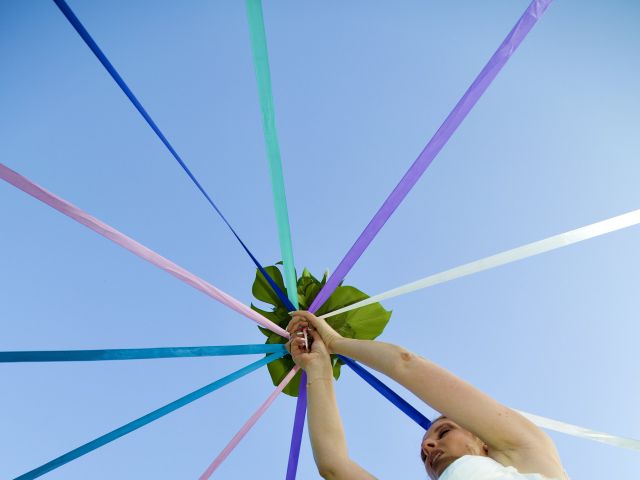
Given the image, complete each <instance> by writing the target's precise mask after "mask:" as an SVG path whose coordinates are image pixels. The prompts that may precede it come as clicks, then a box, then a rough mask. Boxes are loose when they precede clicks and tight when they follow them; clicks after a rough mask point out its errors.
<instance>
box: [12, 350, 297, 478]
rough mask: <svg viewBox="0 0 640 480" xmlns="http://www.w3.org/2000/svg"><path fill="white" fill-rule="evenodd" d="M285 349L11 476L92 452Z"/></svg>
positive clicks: (30, 474) (35, 472)
mask: <svg viewBox="0 0 640 480" xmlns="http://www.w3.org/2000/svg"><path fill="white" fill-rule="evenodd" d="M285 353H286V352H280V353H272V354H271V355H269V356H267V357H264V358H261V359H260V360H258V361H257V362H254V363H252V364H250V365H247V366H246V367H243V368H241V369H240V370H237V371H235V372H233V373H232V374H230V375H227V376H226V377H222V378H221V379H219V380H216V381H215V382H213V383H210V384H209V385H206V386H204V387H202V388H200V389H198V390H195V391H194V392H191V393H189V394H188V395H185V396H184V397H181V398H179V399H178V400H175V401H173V402H171V403H169V404H167V405H165V406H164V407H160V408H158V409H157V410H154V411H153V412H151V413H147V414H146V415H144V416H143V417H140V418H138V419H137V420H134V421H132V422H129V423H127V424H126V425H123V426H122V427H120V428H116V429H115V430H113V431H111V432H109V433H107V434H105V435H102V436H101V437H98V438H96V439H95V440H92V441H90V442H88V443H85V444H84V445H82V446H80V447H78V448H76V449H74V450H71V451H70V452H67V453H65V454H64V455H61V456H59V457H58V458H54V459H53V460H51V461H50V462H47V463H45V464H44V465H41V466H39V467H38V468H35V469H33V470H31V471H30V472H27V473H25V474H22V475H20V476H19V477H16V478H15V479H14V480H32V479H34V478H38V477H40V476H42V475H44V474H45V473H47V472H50V471H51V470H54V469H56V468H58V467H61V466H62V465H64V464H66V463H69V462H71V461H72V460H75V459H76V458H78V457H81V456H82V455H86V454H87V453H89V452H92V451H93V450H95V449H96V448H99V447H102V446H104V445H106V444H107V443H109V442H112V441H114V440H116V439H118V438H120V437H122V436H124V435H126V434H128V433H131V432H133V431H134V430H137V429H138V428H140V427H144V426H145V425H147V424H149V423H151V422H153V421H154V420H157V419H159V418H161V417H164V416H165V415H167V414H169V413H171V412H173V411H175V410H177V409H179V408H181V407H184V406H185V405H188V404H189V403H191V402H193V401H195V400H198V399H199V398H201V397H204V396H205V395H207V394H209V393H211V392H213V391H214V390H218V389H219V388H222V387H224V386H225V385H227V384H229V383H231V382H233V381H235V380H238V379H239V378H241V377H243V376H245V375H247V374H248V373H251V372H253V371H254V370H257V369H258V368H260V367H262V366H264V365H266V364H268V363H271V362H273V361H274V360H277V359H278V358H280V357H282V356H284V355H285Z"/></svg>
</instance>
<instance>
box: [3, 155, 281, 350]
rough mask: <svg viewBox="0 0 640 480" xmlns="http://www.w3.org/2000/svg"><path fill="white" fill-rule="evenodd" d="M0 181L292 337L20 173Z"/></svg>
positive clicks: (8, 174)
mask: <svg viewBox="0 0 640 480" xmlns="http://www.w3.org/2000/svg"><path fill="white" fill-rule="evenodd" d="M0 178H2V179H3V180H5V181H6V182H8V183H10V184H11V185H13V186H14V187H17V188H19V189H20V190H22V191H23V192H25V193H28V194H29V195H31V196H33V197H35V198H37V199H38V200H40V201H41V202H43V203H46V204H47V205H49V206H50V207H52V208H55V209H56V210H58V211H59V212H60V213H63V214H65V215H66V216H68V217H70V218H72V219H74V220H75V221H77V222H79V223H81V224H83V225H84V226H86V227H88V228H90V229H91V230H93V231H94V232H96V233H98V234H100V235H102V236H103V237H105V238H107V239H109V240H111V241H112V242H114V243H117V244H118V245H120V246H121V247H123V248H125V249H127V250H129V251H130V252H131V253H133V254H134V255H137V256H138V257H140V258H142V259H144V260H146V261H148V262H149V263H152V264H153V265H155V266H157V267H159V268H161V269H162V270H164V271H165V272H167V273H169V274H171V275H173V276H174V277H176V278H178V279H179V280H182V281H183V282H185V283H186V284H188V285H191V286H192V287H194V288H196V289H198V290H200V291H201V292H203V293H205V294H206V295H209V296H210V297H211V298H214V299H215V300H217V301H219V302H220V303H222V304H224V305H226V306H227V307H229V308H231V309H232V310H235V311H236V312H238V313H240V314H242V315H244V316H246V317H247V318H250V319H251V320H253V321H254V322H256V323H258V324H260V325H261V326H263V327H265V328H268V329H269V330H271V331H272V332H275V333H277V334H278V335H281V336H283V337H285V338H288V337H289V333H288V332H287V331H286V330H284V329H283V328H281V327H279V326H278V325H276V324H275V323H273V322H272V321H271V320H268V319H267V318H265V317H263V316H262V315H260V314H259V313H257V312H254V311H253V310H251V309H250V308H249V307H247V306H246V305H244V304H242V303H241V302H239V301H238V300H236V299H235V298H233V297H232V296H231V295H229V294H227V293H225V292H223V291H222V290H219V289H217V288H216V287H214V286H213V285H211V284H210V283H207V282H206V281H204V280H202V279H201V278H199V277H197V276H196V275H194V274H193V273H191V272H189V271H187V270H185V269H184V268H182V267H181V266H179V265H177V264H175V263H173V262H172V261H170V260H167V259H166V258H164V257H163V256H161V255H159V254H157V253H156V252H154V251H153V250H150V249H149V248H147V247H145V246H144V245H142V244H140V243H138V242H136V241H135V240H133V239H132V238H130V237H127V236H126V235H125V234H123V233H121V232H119V231H118V230H116V229H115V228H113V227H111V226H109V225H107V224H106V223H104V222H102V221H100V220H98V219H97V218H95V217H92V216H91V215H89V214H88V213H86V212H84V211H82V210H80V209H79V208H78V207H76V206H75V205H73V204H71V203H69V202H67V201H66V200H63V199H62V198H60V197H57V196H56V195H54V194H52V193H50V192H48V191H47V190H45V189H44V188H42V187H40V186H38V185H36V184H34V183H33V182H31V181H30V180H29V179H28V178H26V177H23V176H22V175H20V174H19V173H17V172H14V171H13V170H11V169H10V168H8V167H6V166H5V165H4V164H2V163H0Z"/></svg>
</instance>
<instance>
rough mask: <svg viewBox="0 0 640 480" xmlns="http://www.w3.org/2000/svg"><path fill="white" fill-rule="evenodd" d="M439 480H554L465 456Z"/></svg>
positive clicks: (477, 457) (487, 460) (486, 459)
mask: <svg viewBox="0 0 640 480" xmlns="http://www.w3.org/2000/svg"><path fill="white" fill-rule="evenodd" d="M438 480H553V479H549V478H547V477H544V476H542V475H540V474H538V473H520V472H518V470H516V469H515V468H513V467H505V466H504V465H501V464H499V463H498V462H496V461H495V460H494V459H493V458H490V457H481V456H478V455H465V456H463V457H460V458H458V459H457V460H456V461H454V462H453V463H452V464H451V465H449V466H448V467H447V468H446V470H445V471H444V472H442V475H440V478H439V479H438Z"/></svg>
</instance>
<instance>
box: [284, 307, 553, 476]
mask: <svg viewBox="0 0 640 480" xmlns="http://www.w3.org/2000/svg"><path fill="white" fill-rule="evenodd" d="M298 315H299V317H302V318H303V319H304V321H306V322H308V323H309V324H310V325H311V326H313V327H314V328H315V329H316V330H317V331H318V332H319V333H320V335H321V336H322V338H323V339H324V341H325V344H326V346H327V349H328V350H329V352H330V353H337V354H341V355H345V356H347V357H350V358H353V359H354V360H357V361H359V362H362V363H363V364H365V365H368V366H369V367H372V368H374V369H376V370H378V371H379V372H382V373H384V374H385V375H387V376H389V377H391V378H392V379H394V380H395V381H397V382H398V383H400V384H401V385H403V386H404V387H406V388H407V389H409V390H411V391H412V392H413V393H414V394H415V395H416V396H418V397H419V398H420V399H422V400H423V401H424V402H425V403H427V404H429V405H430V406H431V407H433V408H434V409H435V410H437V411H439V412H440V413H442V414H443V415H445V416H447V417H448V418H450V419H451V420H453V421H454V422H456V423H458V424H459V425H460V426H461V427H463V428H465V429H467V430H469V431H470V432H472V433H474V434H475V435H477V436H478V437H480V438H481V439H482V440H483V441H484V442H485V443H487V445H488V446H489V449H490V452H491V456H493V457H494V458H496V457H497V458H496V459H498V458H500V459H502V460H504V462H503V463H506V464H510V465H514V466H515V467H516V468H518V469H519V470H521V471H535V469H537V470H540V473H543V474H546V475H549V476H562V475H563V474H562V466H561V463H560V459H559V456H558V454H557V451H556V449H555V446H554V444H553V442H552V441H551V439H550V438H549V437H548V436H547V435H546V434H545V433H544V432H542V430H540V429H539V428H538V427H536V426H535V425H534V424H533V423H531V422H530V421H529V420H527V419H526V418H524V417H523V416H521V415H520V414H518V413H516V412H514V411H513V410H511V409H509V408H507V407H505V406H504V405H501V404H500V403H498V402H497V401H495V400H494V399H492V398H491V397H489V396H488V395H486V394H485V393H483V392H481V391H480V390H478V389H477V388H475V387H474V386H472V385H471V384H469V383H467V382H465V381H464V380H462V379H460V378H458V377H457V376H455V375H454V374H452V373H451V372H449V371H447V370H445V369H444V368H441V367H439V366H438V365H436V364H434V363H433V362H430V361H429V360H427V359H425V358H422V357H420V356H419V355H416V354H414V353H412V352H409V351H408V350H406V349H404V348H402V347H399V346H397V345H392V344H389V343H383V342H378V341H371V340H356V339H349V338H343V337H342V336H340V335H339V334H337V333H336V332H335V331H334V330H333V329H332V328H331V327H330V326H329V325H328V324H327V323H326V321H324V320H323V319H320V318H317V317H315V316H314V315H312V314H311V313H309V312H296V316H298Z"/></svg>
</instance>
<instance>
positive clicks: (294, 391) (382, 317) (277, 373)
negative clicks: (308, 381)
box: [251, 266, 391, 397]
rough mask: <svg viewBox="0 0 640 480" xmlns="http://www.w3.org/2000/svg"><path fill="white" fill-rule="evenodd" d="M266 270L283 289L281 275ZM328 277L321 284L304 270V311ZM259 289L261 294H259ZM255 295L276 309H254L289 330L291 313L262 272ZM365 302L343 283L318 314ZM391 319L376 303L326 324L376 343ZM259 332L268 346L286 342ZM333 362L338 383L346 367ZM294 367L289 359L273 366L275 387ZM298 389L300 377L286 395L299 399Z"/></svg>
mask: <svg viewBox="0 0 640 480" xmlns="http://www.w3.org/2000/svg"><path fill="white" fill-rule="evenodd" d="M266 270H267V272H268V273H269V275H272V272H273V278H274V280H275V281H276V282H277V283H278V284H279V285H280V286H282V288H283V289H284V286H283V285H282V283H283V282H282V275H281V274H280V271H279V270H278V268H277V267H275V266H271V267H267V268H266ZM274 270H275V271H274ZM327 277H328V272H325V273H324V275H323V277H322V281H318V280H317V279H316V278H315V277H314V276H313V275H311V273H310V272H309V271H308V270H307V269H306V268H305V269H304V270H303V272H302V276H301V277H300V278H299V279H298V282H297V289H298V297H299V303H300V308H301V309H302V310H306V309H307V307H308V305H309V304H311V303H312V302H313V300H314V299H315V297H316V296H317V295H318V293H319V292H320V290H321V289H322V287H323V285H324V284H325V283H326V281H327ZM256 285H258V287H256ZM256 289H257V290H258V291H257V292H256ZM253 291H254V296H255V297H256V298H258V299H259V300H262V301H265V302H267V303H270V304H271V305H274V309H273V311H272V312H267V311H264V310H261V309H259V308H258V307H255V306H254V305H251V308H252V309H253V310H254V311H256V312H258V313H260V314H261V315H264V316H265V317H266V318H268V319H269V320H271V321H273V322H275V323H277V324H278V325H279V326H281V327H283V328H286V327H287V325H288V324H289V321H290V319H291V317H290V316H289V312H288V311H287V309H286V307H285V306H284V305H282V304H281V303H280V301H279V299H278V298H277V296H275V293H273V292H272V291H271V287H270V286H269V284H268V283H267V282H266V280H265V279H264V278H263V277H262V275H261V274H260V273H259V272H258V273H257V274H256V281H255V282H254V288H253ZM366 298H369V296H368V295H367V294H366V293H364V292H362V291H360V290H358V289H357V288H355V287H351V286H343V285H342V282H341V283H340V285H339V286H338V288H336V290H335V291H334V292H333V293H332V294H331V296H330V297H329V298H328V299H327V301H326V302H325V303H324V305H322V307H321V308H320V309H319V310H318V312H317V315H323V314H325V313H328V312H332V311H334V310H337V309H339V308H342V307H346V306H347V305H352V304H354V303H356V302H359V301H361V300H364V299H366ZM390 318H391V311H388V310H385V309H384V307H383V306H382V305H381V304H380V303H373V304H371V305H367V306H365V307H362V308H358V309H355V310H351V311H349V312H345V313H341V314H340V315H334V316H333V317H329V318H328V319H327V322H328V323H329V325H331V326H332V327H333V328H334V329H335V330H336V331H337V332H338V333H340V334H341V335H342V336H344V337H347V338H359V339H366V340H373V339H374V338H376V337H378V336H379V335H380V334H381V333H382V331H383V330H384V328H385V327H386V325H387V323H388V322H389V319H390ZM260 330H261V331H262V333H263V334H264V335H266V336H267V341H266V343H270V344H273V343H285V342H286V339H284V338H282V337H281V336H280V335H278V334H276V333H272V332H270V331H268V330H266V329H263V328H261V329H260ZM331 362H332V369H333V376H334V377H335V378H336V379H338V378H339V377H340V371H341V366H342V365H343V363H342V361H340V360H339V359H338V358H337V357H335V356H332V359H331ZM293 367H294V362H293V359H292V358H291V356H289V355H287V356H285V357H283V358H280V359H278V360H276V361H275V362H272V363H270V364H269V366H268V369H269V374H270V376H271V380H272V382H273V384H274V386H277V385H279V384H280V382H281V381H282V379H283V378H284V377H285V376H286V375H287V374H288V373H289V372H290V371H291V369H292V368H293ZM299 387H300V373H298V374H297V375H296V376H295V377H294V378H293V379H292V381H291V382H290V383H289V385H287V386H286V387H285V389H284V390H283V391H284V393H286V394H287V395H290V396H292V397H297V396H298V389H299Z"/></svg>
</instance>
